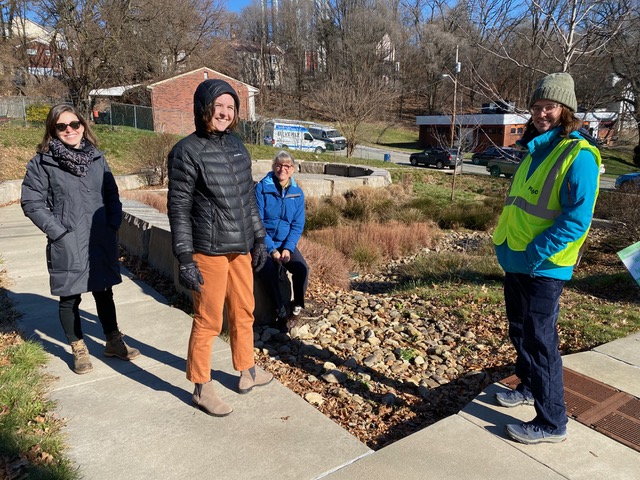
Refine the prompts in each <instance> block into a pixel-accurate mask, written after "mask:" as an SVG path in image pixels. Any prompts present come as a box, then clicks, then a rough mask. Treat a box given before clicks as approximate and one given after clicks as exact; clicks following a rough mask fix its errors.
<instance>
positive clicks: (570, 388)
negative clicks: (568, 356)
mask: <svg viewBox="0 0 640 480" xmlns="http://www.w3.org/2000/svg"><path fill="white" fill-rule="evenodd" d="M563 374H564V399H565V403H566V404H567V415H569V416H570V417H572V418H574V419H575V420H577V421H578V422H580V423H582V424H584V425H587V426H589V427H591V428H594V429H595V430H597V431H598V432H600V433H602V434H604V435H607V436H608V437H611V438H613V439H614V440H617V441H618V442H620V443H622V444H624V445H626V446H628V447H630V448H633V449H634V450H637V451H639V452H640V399H638V398H636V397H634V396H633V395H629V394H628V393H625V392H621V391H620V390H617V389H615V388H613V387H610V386H609V385H606V384H604V383H602V382H598V381H597V380H594V379H593V378H589V377H586V376H584V375H582V374H580V373H577V372H574V371H573V370H570V369H568V368H564V369H563ZM500 383H502V384H503V385H505V386H507V387H510V388H515V387H516V386H517V385H518V383H520V380H519V379H518V377H516V376H515V375H511V376H510V377H507V378H505V379H504V380H501V381H500Z"/></svg>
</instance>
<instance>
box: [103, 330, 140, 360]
mask: <svg viewBox="0 0 640 480" xmlns="http://www.w3.org/2000/svg"><path fill="white" fill-rule="evenodd" d="M104 354H105V356H107V357H118V358H121V359H122V360H133V359H134V358H138V357H139V356H140V350H138V349H137V348H131V347H129V346H128V345H127V344H126V343H124V340H123V339H122V333H121V332H119V331H117V330H116V331H115V332H112V333H110V334H109V335H107V344H106V345H105V347H104Z"/></svg>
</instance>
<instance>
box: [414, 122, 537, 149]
mask: <svg viewBox="0 0 640 480" xmlns="http://www.w3.org/2000/svg"><path fill="white" fill-rule="evenodd" d="M528 119H529V115H520V114H515V113H508V114H465V115H457V116H456V125H455V127H456V135H455V143H456V144H457V143H458V141H459V139H462V144H463V148H464V149H465V150H473V151H481V150H484V149H485V148H487V147H490V146H492V145H497V146H499V147H508V146H511V145H513V144H514V143H515V142H516V140H518V139H519V138H520V137H521V136H522V133H523V132H524V127H525V124H526V123H527V120H528ZM416 124H417V125H418V127H419V129H420V133H419V139H418V142H419V143H420V145H423V146H427V145H434V146H449V142H450V141H451V116H450V115H428V116H419V117H416Z"/></svg>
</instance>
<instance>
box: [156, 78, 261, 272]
mask: <svg viewBox="0 0 640 480" xmlns="http://www.w3.org/2000/svg"><path fill="white" fill-rule="evenodd" d="M225 93H228V94H230V95H231V96H233V98H234V99H235V103H236V107H237V106H238V104H239V101H238V96H237V94H236V92H235V91H234V90H233V89H232V88H231V86H230V85H229V84H228V83H226V82H224V81H222V80H207V81H205V82H203V83H202V84H201V85H200V86H199V87H198V89H197V90H196V93H195V96H194V116H195V123H196V131H195V132H194V133H192V134H191V135H189V136H188V137H185V138H183V139H182V140H180V141H179V142H178V143H177V144H176V145H175V146H174V147H173V149H172V150H171V152H170V153H169V193H168V199H167V200H168V201H167V207H168V215H169V223H170V225H171V235H172V241H173V252H174V254H175V255H176V257H178V258H179V259H180V261H181V262H183V263H184V261H186V259H188V258H189V257H190V256H191V255H192V254H193V253H196V252H197V253H204V254H207V255H224V254H228V253H242V254H244V253H249V252H250V250H251V248H252V247H253V244H254V241H256V240H257V241H264V236H265V230H264V227H263V226H262V221H261V220H260V216H259V214H258V210H257V208H256V202H255V194H254V183H253V178H252V176H251V158H250V156H249V152H248V151H247V149H246V148H245V146H244V145H243V144H242V142H241V141H240V139H238V138H237V137H236V136H234V135H233V134H231V132H229V131H227V132H222V133H208V132H207V131H206V128H205V126H204V125H203V124H202V121H201V120H200V118H201V117H202V112H203V110H204V108H205V107H206V106H207V105H208V104H209V103H211V102H212V101H213V100H215V99H216V98H217V97H219V96H220V95H222V94H225ZM237 114H238V111H237V108H236V115H237Z"/></svg>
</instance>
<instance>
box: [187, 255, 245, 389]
mask: <svg viewBox="0 0 640 480" xmlns="http://www.w3.org/2000/svg"><path fill="white" fill-rule="evenodd" d="M193 259H194V260H195V262H196V264H197V265H198V268H199V269H200V273H202V278H203V279H204V285H201V288H202V291H201V292H200V293H198V292H193V309H194V315H193V324H192V326H191V337H190V338H189V351H188V354H187V379H188V380H189V381H191V382H193V383H205V382H208V381H209V380H211V349H212V347H213V341H214V340H215V338H216V337H217V336H218V335H220V332H221V331H222V320H223V311H224V307H225V306H226V307H227V319H228V320H229V338H230V342H231V357H232V361H233V368H235V369H236V370H238V371H240V370H247V369H249V368H251V367H253V366H254V365H255V361H254V358H253V310H254V306H255V300H254V298H253V271H252V269H251V255H249V254H245V255H240V254H228V255H203V254H200V253H196V254H195V255H194V256H193Z"/></svg>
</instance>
